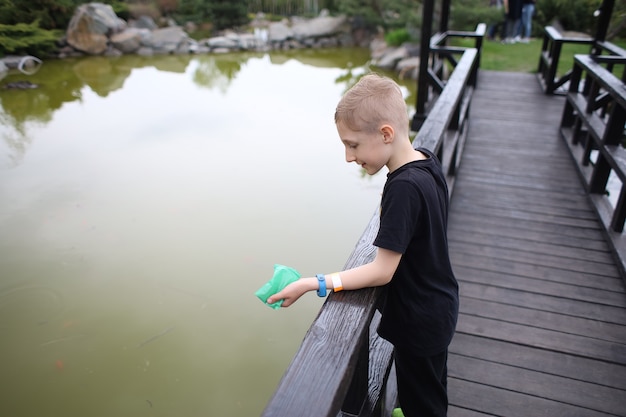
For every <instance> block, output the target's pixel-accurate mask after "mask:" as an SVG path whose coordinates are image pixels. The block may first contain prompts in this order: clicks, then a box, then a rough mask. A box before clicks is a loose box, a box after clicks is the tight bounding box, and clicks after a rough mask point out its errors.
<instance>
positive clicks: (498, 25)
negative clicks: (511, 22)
mask: <svg viewBox="0 0 626 417" xmlns="http://www.w3.org/2000/svg"><path fill="white" fill-rule="evenodd" d="M502 4H503V0H490V1H489V7H495V8H496V9H497V10H499V11H500V12H501V10H502ZM505 19H506V18H504V16H503V15H500V17H498V20H497V21H495V22H494V21H492V22H491V23H489V27H488V28H487V39H489V40H490V41H495V40H496V36H500V39H501V40H502V39H504V38H505V36H506V34H505V29H506V20H505Z"/></svg>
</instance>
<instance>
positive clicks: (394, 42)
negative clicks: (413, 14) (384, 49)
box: [385, 29, 411, 46]
mask: <svg viewBox="0 0 626 417" xmlns="http://www.w3.org/2000/svg"><path fill="white" fill-rule="evenodd" d="M410 40H411V35H410V34H409V31H408V30H406V29H394V30H392V31H390V32H387V33H386V34H385V42H386V43H387V45H389V46H400V45H402V44H403V43H405V42H408V41H410Z"/></svg>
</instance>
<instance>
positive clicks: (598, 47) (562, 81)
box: [537, 26, 626, 94]
mask: <svg viewBox="0 0 626 417" xmlns="http://www.w3.org/2000/svg"><path fill="white" fill-rule="evenodd" d="M566 44H578V45H589V47H590V53H591V54H592V55H598V56H613V57H616V59H620V58H621V57H624V56H626V51H624V50H623V49H621V48H620V47H618V46H617V45H615V44H613V43H611V42H607V41H598V40H595V39H594V38H591V37H564V36H562V35H561V33H559V31H558V30H556V29H555V28H554V27H552V26H547V27H546V28H545V29H544V36H543V44H542V46H541V54H540V55H539V66H538V69H537V76H538V78H539V82H540V84H541V87H542V89H543V91H544V92H545V93H546V94H566V93H567V89H566V88H564V86H565V85H566V83H567V82H568V81H570V79H571V77H572V70H571V69H570V70H568V71H566V72H565V73H564V74H563V75H561V76H560V77H559V76H558V68H559V60H560V59H561V52H562V49H563V46H564V45H566ZM603 53H604V54H606V55H603ZM607 68H608V70H609V71H610V72H613V66H612V65H610V66H608V67H607ZM625 77H626V70H625V71H624V72H623V73H622V80H624V79H625Z"/></svg>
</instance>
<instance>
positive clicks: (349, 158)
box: [346, 149, 356, 163]
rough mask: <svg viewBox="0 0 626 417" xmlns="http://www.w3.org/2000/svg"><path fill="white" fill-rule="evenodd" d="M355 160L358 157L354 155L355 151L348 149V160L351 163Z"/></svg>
mask: <svg viewBox="0 0 626 417" xmlns="http://www.w3.org/2000/svg"><path fill="white" fill-rule="evenodd" d="M354 161H356V157H355V156H354V153H353V152H350V151H349V150H348V149H346V162H348V163H350V162H354Z"/></svg>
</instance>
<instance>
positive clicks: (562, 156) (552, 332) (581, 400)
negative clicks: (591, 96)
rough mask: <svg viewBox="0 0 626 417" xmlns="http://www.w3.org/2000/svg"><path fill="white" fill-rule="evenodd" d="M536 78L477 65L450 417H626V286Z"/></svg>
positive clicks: (554, 106) (453, 220)
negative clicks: (492, 416) (486, 69)
mask: <svg viewBox="0 0 626 417" xmlns="http://www.w3.org/2000/svg"><path fill="white" fill-rule="evenodd" d="M563 105H564V99H563V98H562V97H560V96H546V95H544V94H543V92H542V91H541V89H540V86H539V84H538V82H537V80H536V77H535V75H534V74H520V73H501V72H490V71H481V72H480V76H479V86H478V88H477V89H476V90H475V93H474V99H473V102H472V110H471V121H470V128H469V133H468V138H467V142H466V146H465V150H464V152H463V158H462V161H461V166H460V168H459V172H458V176H457V179H456V183H455V190H454V194H453V195H452V199H451V206H450V222H449V225H448V230H449V231H448V239H449V246H450V254H451V259H452V262H453V267H454V270H455V273H456V275H457V278H458V279H459V285H460V292H461V307H460V308H461V311H460V317H459V323H458V326H457V334H456V335H455V337H454V340H453V341H452V344H451V346H450V360H449V373H450V381H449V391H450V403H451V407H450V412H449V415H450V416H452V417H457V416H458V417H464V416H489V415H496V416H512V417H513V416H524V417H526V416H551V417H552V416H568V417H569V416H583V415H584V416H620V415H621V416H626V292H625V285H624V278H623V277H622V276H621V275H620V272H619V269H618V268H617V266H616V264H615V261H614V257H613V254H612V253H611V251H610V245H609V244H608V243H607V241H606V238H605V235H604V232H603V229H602V227H601V225H600V223H599V221H598V218H597V216H596V213H595V211H594V209H593V207H592V205H591V203H590V200H589V197H588V196H587V194H586V192H585V190H584V188H583V186H582V185H581V183H580V180H579V178H578V174H577V172H576V171H575V167H574V164H573V162H572V160H571V157H570V155H569V153H568V151H567V147H566V145H565V144H564V143H563V141H562V139H561V138H560V136H559V132H558V125H559V120H560V117H561V113H562V109H563Z"/></svg>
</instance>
